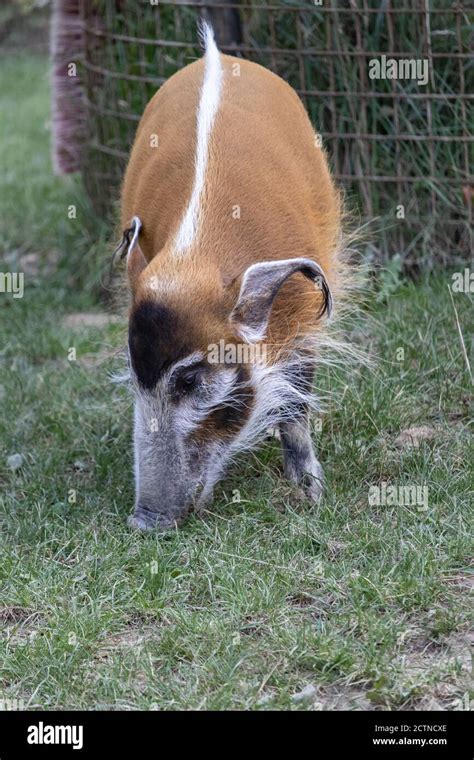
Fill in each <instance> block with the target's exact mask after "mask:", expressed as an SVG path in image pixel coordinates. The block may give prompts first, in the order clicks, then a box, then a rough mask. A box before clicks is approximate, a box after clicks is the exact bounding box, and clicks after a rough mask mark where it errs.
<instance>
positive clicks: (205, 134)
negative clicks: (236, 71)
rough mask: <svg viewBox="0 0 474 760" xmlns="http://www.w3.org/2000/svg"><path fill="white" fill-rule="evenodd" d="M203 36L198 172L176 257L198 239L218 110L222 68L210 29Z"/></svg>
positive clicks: (198, 115) (206, 28)
mask: <svg viewBox="0 0 474 760" xmlns="http://www.w3.org/2000/svg"><path fill="white" fill-rule="evenodd" d="M202 34H203V38H204V45H205V51H206V53H205V59H204V60H205V69H204V81H203V84H202V89H201V98H200V101H199V107H198V113H197V141H196V173H195V177H194V185H193V189H192V193H191V199H190V201H189V206H188V208H187V209H186V213H185V214H184V217H183V219H182V221H181V225H180V227H179V230H178V234H177V236H176V240H175V255H176V256H179V255H182V254H183V253H185V251H186V250H187V249H188V248H189V247H190V245H191V244H192V242H193V240H194V238H195V237H196V232H197V226H198V220H199V203H200V200H201V193H202V190H203V188H204V182H205V178H206V169H207V162H208V157H209V140H210V137H211V131H212V127H213V124H214V120H215V117H216V113H217V109H218V107H219V100H220V93H221V85H222V66H221V62H220V57H219V51H218V49H217V46H216V43H215V41H214V33H213V31H212V29H211V27H210V26H208V25H207V24H203V29H202Z"/></svg>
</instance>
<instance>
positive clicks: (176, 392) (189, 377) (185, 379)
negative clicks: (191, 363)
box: [170, 366, 203, 400]
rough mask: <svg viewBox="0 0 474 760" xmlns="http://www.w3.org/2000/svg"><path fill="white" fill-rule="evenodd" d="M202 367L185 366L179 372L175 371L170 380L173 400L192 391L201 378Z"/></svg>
mask: <svg viewBox="0 0 474 760" xmlns="http://www.w3.org/2000/svg"><path fill="white" fill-rule="evenodd" d="M202 371H203V370H202V367H201V366H198V367H187V368H185V369H182V370H181V371H180V372H177V373H175V374H174V375H173V376H172V378H171V382H170V391H171V395H172V396H173V398H174V399H175V400H179V399H180V398H182V397H183V396H186V395H188V394H189V393H192V392H193V391H194V390H195V389H196V388H197V387H198V386H199V385H200V384H201V379H202Z"/></svg>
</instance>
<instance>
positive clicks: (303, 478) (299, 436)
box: [280, 415, 324, 501]
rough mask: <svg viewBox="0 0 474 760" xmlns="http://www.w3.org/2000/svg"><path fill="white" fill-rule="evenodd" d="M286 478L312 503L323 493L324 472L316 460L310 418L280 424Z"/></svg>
mask: <svg viewBox="0 0 474 760" xmlns="http://www.w3.org/2000/svg"><path fill="white" fill-rule="evenodd" d="M280 437H281V445H282V450H283V466H284V473H285V477H287V478H288V480H291V481H292V482H293V483H297V484H298V485H299V486H301V487H302V488H303V490H304V492H305V494H306V495H307V496H308V497H309V498H310V499H311V500H312V501H319V499H320V497H321V494H322V491H323V483H324V481H323V470H322V467H321V465H320V463H319V462H318V460H317V459H316V456H315V453H314V448H313V442H312V440H311V434H310V430H309V420H308V416H307V415H304V416H301V417H297V418H296V419H295V420H291V421H289V422H282V423H280Z"/></svg>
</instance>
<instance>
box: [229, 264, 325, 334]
mask: <svg viewBox="0 0 474 760" xmlns="http://www.w3.org/2000/svg"><path fill="white" fill-rule="evenodd" d="M296 272H301V273H302V274H304V275H305V277H308V278H309V279H310V280H312V281H313V282H314V283H315V286H316V287H317V288H318V289H319V290H321V292H322V294H323V302H322V306H321V311H320V313H319V315H318V316H319V317H322V316H323V314H325V313H327V315H328V316H330V315H331V311H332V295H331V291H330V289H329V285H328V283H327V280H326V275H325V274H324V272H323V270H322V269H321V267H320V266H319V264H316V262H315V261H312V260H311V259H304V258H298V259H284V260H283V261H262V262H261V263H259V264H252V266H250V267H249V268H248V269H247V270H246V272H245V274H244V276H243V279H242V284H241V286H240V293H239V297H238V299H237V303H236V305H235V307H234V309H233V311H232V313H231V315H230V319H231V322H232V323H233V325H234V327H235V328H236V329H237V331H238V332H239V333H240V335H241V336H242V337H243V338H244V340H248V341H249V342H256V341H259V340H262V339H263V338H264V337H265V333H266V330H267V326H268V320H269V319H270V311H271V308H272V304H273V301H274V299H275V296H276V294H277V293H278V291H279V289H280V288H281V286H282V285H283V283H284V282H285V280H287V279H288V277H291V275H292V274H295V273H296Z"/></svg>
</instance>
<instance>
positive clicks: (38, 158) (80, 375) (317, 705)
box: [0, 55, 474, 710]
mask: <svg viewBox="0 0 474 760" xmlns="http://www.w3.org/2000/svg"><path fill="white" fill-rule="evenodd" d="M8 66H10V67H11V68H10V73H11V71H12V70H14V71H15V72H17V75H18V76H19V74H18V72H22V79H21V90H20V91H21V93H22V100H21V105H19V106H18V107H17V108H14V109H11V108H7V109H6V110H5V111H4V112H5V113H7V115H8V118H7V120H6V122H7V124H6V125H4V126H3V129H4V130H5V131H6V133H7V135H14V137H11V141H10V142H8V141H7V143H5V142H4V141H2V142H0V145H1V146H2V148H1V149H2V152H3V155H2V159H3V160H5V161H6V162H7V163H8V166H9V170H8V171H7V173H6V175H5V176H3V178H1V181H2V182H3V183H4V187H2V188H1V190H2V191H4V190H5V185H7V187H8V193H9V198H10V200H9V201H8V203H9V204H10V205H9V212H8V213H7V214H6V215H5V216H6V223H5V229H3V230H2V236H1V237H2V238H3V239H4V240H5V241H7V242H8V246H10V247H11V248H12V249H16V248H18V249H21V250H22V251H24V250H28V251H29V253H30V254H31V253H34V254H35V255H37V257H38V258H39V260H40V261H45V260H46V259H47V255H48V252H49V251H50V248H51V246H55V247H58V248H59V258H58V261H57V262H56V267H57V268H56V269H55V270H54V271H52V272H51V274H50V275H48V276H45V275H44V273H43V275H42V276H41V274H40V275H38V276H36V277H35V276H33V275H31V276H30V277H26V278H25V296H24V298H23V299H14V298H13V297H12V296H11V295H10V294H1V301H0V304H1V308H2V319H1V322H0V362H1V379H0V383H1V388H0V392H1V404H2V412H3V413H2V415H1V419H0V485H1V489H0V490H1V496H0V506H1V522H2V530H1V533H0V542H1V546H0V552H1V557H2V562H1V564H0V588H1V591H0V599H1V601H0V625H1V626H2V635H1V637H0V652H1V654H0V700H7V699H19V700H23V701H24V704H25V706H27V707H30V708H32V707H37V708H43V709H53V708H56V709H67V708H69V709H72V708H74V709H77V708H88V709H105V708H125V709H136V708H143V709H157V708H159V709H173V708H174V709H190V708H194V709H262V710H264V709H279V710H283V709H295V710H296V709H308V708H311V709H334V708H335V709H337V708H342V707H349V708H362V709H374V708H380V709H402V708H409V709H420V708H423V707H428V708H430V707H431V708H433V707H436V706H441V707H444V708H447V709H459V707H460V705H461V704H462V701H463V700H465V699H466V697H465V695H466V694H467V693H468V692H469V683H470V679H469V675H470V672H471V662H470V659H469V630H470V628H469V626H470V607H469V601H468V591H469V589H470V588H471V587H472V571H471V570H470V568H469V557H470V556H471V554H472V551H471V550H472V544H471V543H470V535H471V532H470V525H469V517H470V515H469V505H470V503H471V504H472V484H473V477H472V462H473V461H474V457H473V451H472V437H471V438H470V437H469V435H468V433H469V425H470V423H471V419H472V415H471V413H470V408H469V400H470V392H471V390H472V386H471V385H470V380H469V375H468V371H467V368H466V364H465V361H464V358H463V354H462V351H461V346H460V342H459V336H458V332H457V328H456V322H455V315H454V312H453V307H452V303H451V298H450V294H449V291H448V285H449V283H450V281H451V279H450V277H449V275H448V274H447V273H442V272H440V273H439V274H438V275H437V276H436V277H433V278H431V279H430V280H428V281H423V282H421V283H419V284H418V285H417V286H415V285H414V284H413V283H404V282H403V281H401V280H400V279H398V280H397V278H395V281H394V280H393V278H392V279H390V287H389V288H388V290H387V293H386V295H385V296H384V291H383V279H382V281H381V284H380V283H379V284H378V285H377V293H378V296H379V300H377V298H376V297H374V298H373V299H372V300H371V304H370V307H369V311H370V315H369V314H368V315H367V316H368V317H369V316H370V321H369V322H368V323H367V324H368V326H366V327H365V328H364V329H362V326H357V327H356V328H355V329H354V334H353V340H354V341H356V342H358V343H362V344H364V345H365V346H367V347H369V348H370V349H371V350H372V351H373V352H374V353H376V354H377V356H378V359H377V360H376V362H375V366H374V368H373V369H372V370H370V371H368V370H363V371H360V372H358V373H353V374H351V375H350V376H348V377H342V376H340V375H337V374H335V373H332V374H331V375H326V374H323V375H322V376H321V377H320V378H319V381H320V383H321V385H322V386H323V387H325V388H328V387H330V388H331V390H332V391H333V401H332V402H331V403H330V405H329V408H328V410H327V413H326V414H325V415H324V416H323V422H322V430H321V432H317V433H315V437H316V439H317V445H318V448H319V451H320V456H321V460H322V462H323V466H324V467H325V471H326V475H327V479H328V492H327V496H326V498H325V499H324V501H323V502H322V504H321V506H320V507H318V508H317V509H316V508H313V507H311V506H310V505H309V504H306V503H304V502H300V501H298V499H297V497H296V494H295V493H294V492H292V490H291V488H290V486H289V485H288V484H287V483H285V481H284V480H283V479H281V477H280V457H279V453H278V447H277V443H276V442H275V441H270V442H269V443H268V444H266V445H265V446H264V447H263V448H262V449H261V451H260V452H258V453H257V454H256V455H254V456H251V457H245V458H243V459H242V460H241V461H239V462H238V463H237V464H236V466H235V467H234V469H233V470H232V472H231V473H230V474H229V477H228V478H227V479H226V480H225V481H224V482H223V484H222V487H221V488H220V490H219V493H218V495H217V498H216V501H215V502H214V504H213V506H212V508H211V510H210V511H209V512H208V513H206V514H205V516H204V519H198V518H197V517H194V516H193V517H191V518H190V519H189V521H188V522H187V523H186V525H185V526H184V527H183V528H182V529H181V530H179V531H177V532H175V533H171V534H170V535H168V536H166V537H165V538H163V537H161V536H159V535H147V536H142V535H137V534H134V533H131V532H130V531H129V530H128V529H127V527H126V516H127V514H128V513H130V511H131V510H132V506H133V484H132V477H131V451H130V432H131V413H130V412H131V402H130V399H129V398H128V396H127V394H126V391H125V390H124V389H123V388H120V387H117V386H114V385H112V384H111V382H110V377H109V376H110V373H111V372H112V371H114V370H116V369H117V367H118V366H120V364H121V359H120V355H119V350H120V348H121V347H122V346H123V345H124V342H125V336H126V325H125V324H123V323H121V322H119V323H107V324H103V325H101V326H92V327H87V325H86V324H85V323H84V320H81V318H76V319H75V320H74V321H72V320H71V317H70V315H71V314H74V313H77V312H81V313H82V312H84V311H87V312H94V311H97V310H98V308H100V306H99V305H98V303H97V301H96V299H95V298H94V289H93V287H92V284H91V283H92V281H93V277H92V274H90V272H88V271H87V270H88V268H89V267H90V268H91V269H92V271H95V270H97V269H98V267H99V264H100V261H97V262H96V263H95V264H93V265H90V263H89V262H90V258H89V257H90V256H91V257H92V259H93V261H94V260H95V258H98V254H97V252H95V253H94V251H93V252H92V253H90V252H88V249H87V247H86V246H87V245H89V233H87V234H85V235H83V234H82V235H81V234H78V232H77V230H76V231H75V232H74V233H73V232H71V233H69V232H68V233H67V234H68V235H70V238H69V237H68V240H71V241H72V242H73V244H74V247H73V251H79V250H82V254H83V259H84V263H83V265H82V268H79V270H78V269H75V266H76V263H77V261H78V259H77V258H76V254H74V256H73V257H72V260H71V258H70V249H69V248H68V247H65V248H62V244H61V240H60V239H58V237H57V229H58V226H59V227H61V224H62V219H63V216H62V215H63V209H64V204H65V203H66V202H70V198H71V197H73V198H76V197H80V192H81V190H80V187H78V186H76V185H74V187H73V186H71V185H70V183H64V181H63V180H59V179H54V178H53V177H52V176H51V174H50V169H49V163H48V158H47V152H48V130H47V129H46V128H45V127H44V124H45V122H46V120H47V84H46V81H45V72H46V62H45V61H44V60H43V59H39V58H34V57H31V56H30V57H29V56H25V55H24V56H23V57H22V59H21V60H20V59H11V60H10V61H7V62H6V66H5V67H3V68H2V84H3V83H4V82H3V80H7V82H8V79H9V69H8ZM17 81H18V80H17ZM6 90H7V91H6V94H5V95H4V96H3V97H4V99H5V98H6V99H7V103H6V104H7V105H8V98H10V99H11V100H10V102H11V103H14V102H15V100H14V93H12V92H11V91H10V92H8V89H7V88H6ZM4 92H5V90H4ZM2 105H5V102H4V103H2ZM29 109H31V110H29ZM2 110H3V109H2ZM28 114H31V117H28ZM12 143H14V145H13V144H12ZM13 151H14V155H13ZM28 167H30V169H28ZM31 167H33V169H32V170H31ZM25 188H26V196H27V201H26V206H25V214H24V216H23V215H22V213H21V211H20V210H19V209H18V208H17V205H18V203H19V199H20V198H22V197H23V196H24V194H25ZM73 193H74V195H73ZM78 194H79V195H78ZM4 195H5V193H4V192H2V197H3V196H4ZM71 202H74V200H73V201H71ZM78 203H79V201H78ZM81 229H82V228H81ZM40 232H41V234H39V233H40ZM58 241H59V242H58ZM11 261H13V262H15V261H16V259H15V258H14V257H12V258H11ZM102 265H103V262H102ZM67 273H69V275H67ZM68 277H69V278H70V279H68ZM81 283H82V284H81ZM454 300H455V305H456V308H457V311H458V315H459V321H460V324H461V327H462V330H463V333H464V335H465V337H466V336H467V335H469V328H470V324H469V320H472V300H471V297H470V296H469V294H463V293H461V294H456V295H455V297H454ZM471 330H472V324H471ZM71 348H75V351H76V360H75V361H70V360H69V357H70V349H71ZM400 348H403V349H404V357H403V360H401V354H400V351H399V349H400ZM419 425H424V426H426V427H428V428H429V430H428V435H429V437H428V438H427V439H426V440H423V441H421V442H420V445H419V447H413V446H407V445H401V444H400V445H397V443H396V439H397V436H398V435H399V434H400V432H401V431H403V430H406V429H407V428H412V427H413V426H419ZM13 454H20V455H21V456H22V465H21V466H20V467H19V468H18V469H16V470H12V469H11V467H10V466H9V465H8V462H7V459H8V457H10V456H11V455H13ZM383 481H386V482H389V483H392V484H395V485H420V486H421V485H426V486H427V487H428V493H429V508H428V510H426V511H423V510H420V509H418V508H417V507H415V506H389V505H385V506H383V505H382V506H376V505H371V504H369V501H368V489H369V487H370V486H371V485H375V484H380V483H381V482H383ZM309 685H312V686H314V687H315V692H314V694H313V697H312V698H309V699H308V700H307V701H304V700H302V701H295V700H294V696H295V694H298V693H299V692H301V691H302V690H303V689H304V688H305V687H307V686H309Z"/></svg>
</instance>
